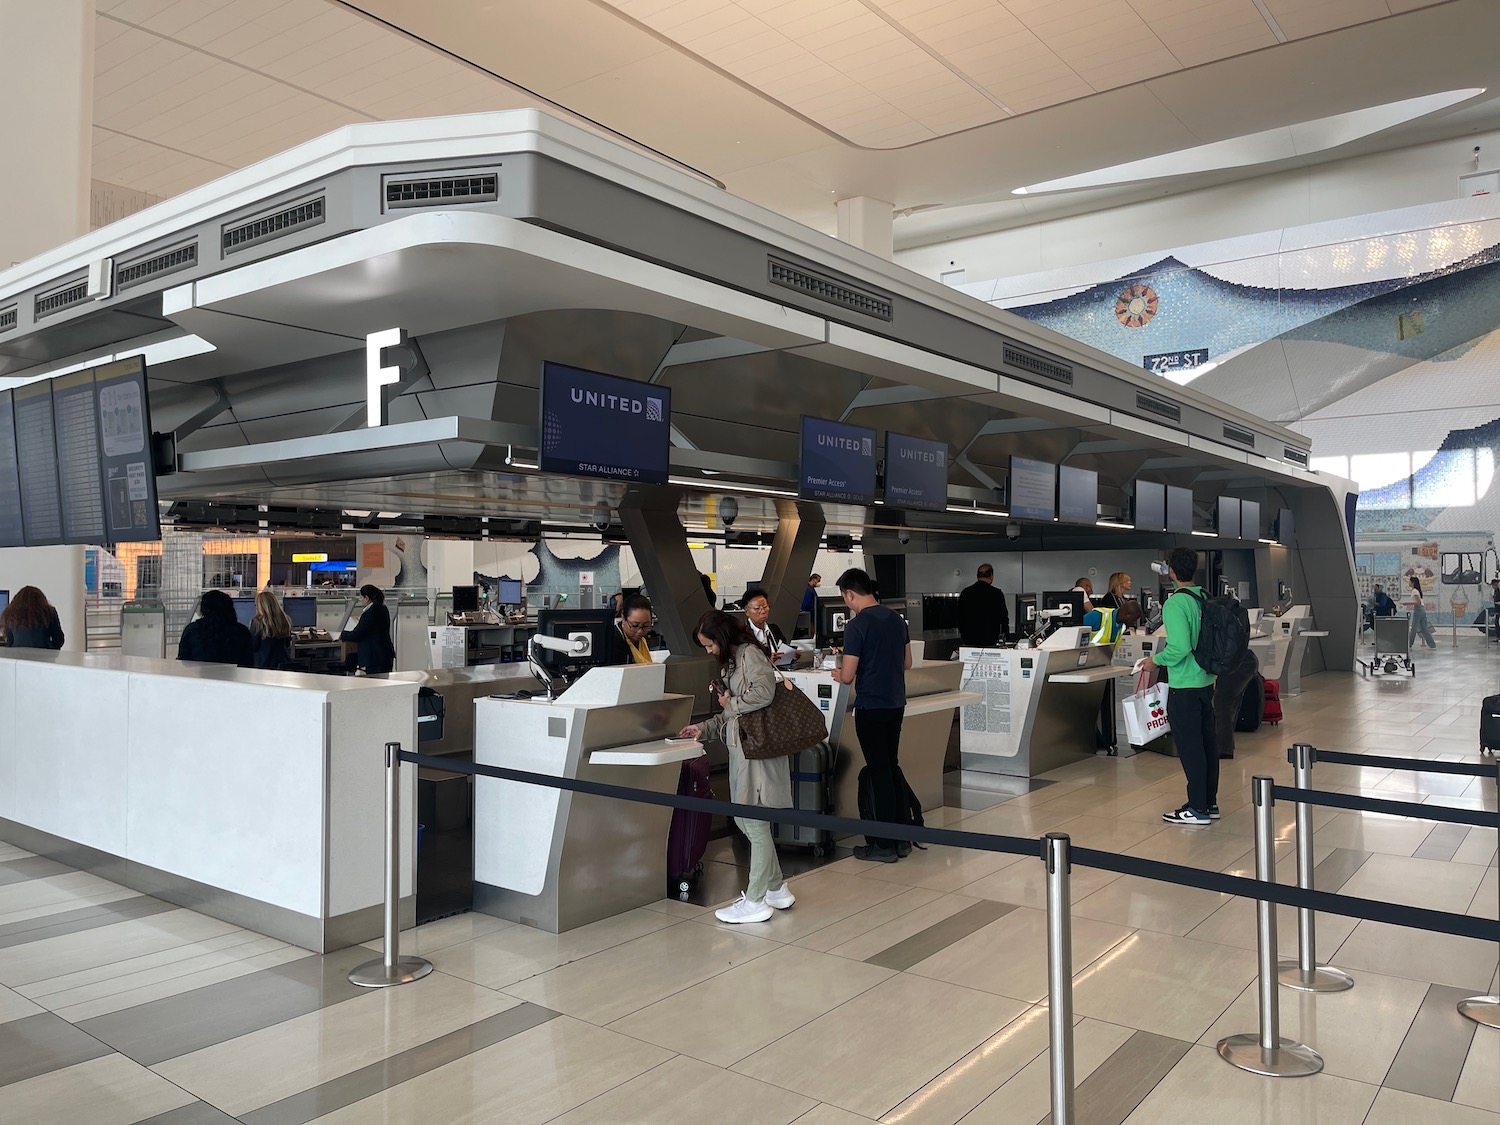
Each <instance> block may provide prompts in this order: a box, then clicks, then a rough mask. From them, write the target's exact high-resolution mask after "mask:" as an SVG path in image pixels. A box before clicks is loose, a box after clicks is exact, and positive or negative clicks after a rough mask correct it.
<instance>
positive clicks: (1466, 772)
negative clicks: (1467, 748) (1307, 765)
mask: <svg viewBox="0 0 1500 1125" xmlns="http://www.w3.org/2000/svg"><path fill="white" fill-rule="evenodd" d="M1312 750H1313V762H1314V763H1318V762H1328V763H1330V764H1332V765H1337V766H1371V767H1374V768H1381V769H1388V770H1416V771H1417V772H1419V773H1454V774H1459V775H1460V776H1462V777H1494V776H1495V769H1496V767H1495V765H1494V764H1493V763H1490V762H1438V761H1433V760H1431V759H1428V758H1387V757H1385V756H1383V755H1381V754H1347V753H1345V752H1344V751H1342V750H1319V749H1318V748H1317V747H1316V746H1314V747H1313V748H1312ZM1295 751H1296V747H1291V748H1289V749H1288V750H1287V752H1286V760H1287V761H1288V762H1291V761H1293V759H1294V757H1295Z"/></svg>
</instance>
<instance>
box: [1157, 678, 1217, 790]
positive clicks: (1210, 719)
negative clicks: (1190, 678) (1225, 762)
mask: <svg viewBox="0 0 1500 1125" xmlns="http://www.w3.org/2000/svg"><path fill="white" fill-rule="evenodd" d="M1167 718H1168V719H1170V720H1171V721H1172V741H1173V742H1175V743H1176V744H1177V759H1178V761H1180V762H1181V763H1182V772H1183V773H1184V774H1186V775H1187V803H1188V805H1189V806H1191V807H1192V808H1194V809H1196V810H1197V811H1198V812H1201V813H1206V812H1208V810H1209V809H1210V808H1212V807H1213V806H1214V805H1217V804H1218V803H1219V747H1218V742H1217V736H1216V735H1215V734H1214V689H1213V685H1212V684H1210V685H1209V686H1208V687H1194V688H1176V687H1174V688H1172V689H1170V690H1169V691H1168V692H1167Z"/></svg>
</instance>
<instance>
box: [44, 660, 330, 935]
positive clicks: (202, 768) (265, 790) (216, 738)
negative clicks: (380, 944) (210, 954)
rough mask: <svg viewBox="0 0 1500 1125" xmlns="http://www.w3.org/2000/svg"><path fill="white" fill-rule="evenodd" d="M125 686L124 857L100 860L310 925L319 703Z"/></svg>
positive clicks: (316, 843)
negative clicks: (252, 902) (206, 888)
mask: <svg viewBox="0 0 1500 1125" xmlns="http://www.w3.org/2000/svg"><path fill="white" fill-rule="evenodd" d="M121 678H123V677H121ZM94 680H95V682H97V680H98V673H97V672H96V673H94ZM130 681H131V683H130V699H129V711H128V724H127V730H128V741H127V753H128V755H129V766H130V768H129V790H128V793H127V802H126V803H127V805H128V808H129V826H130V832H129V840H128V848H126V849H124V850H121V849H118V848H110V849H109V850H111V851H114V852H116V853H117V854H120V855H126V856H129V857H130V858H131V859H133V860H136V861H137V862H140V863H145V864H149V865H150V866H152V867H156V868H160V869H161V870H163V871H170V872H172V873H173V874H174V875H182V876H185V877H187V878H189V879H196V880H198V881H199V882H201V883H207V884H208V885H210V886H213V887H220V888H222V889H224V890H227V891H232V892H234V893H235V894H241V895H245V896H247V897H249V898H253V899H257V900H259V901H261V902H269V903H272V904H273V905H275V906H283V907H286V908H287V909H289V910H295V911H297V912H298V913H299V914H310V915H314V916H317V915H320V914H321V912H322V909H323V865H322V860H321V857H322V852H323V785H324V778H323V737H324V735H323V731H324V715H323V699H324V696H323V694H322V693H321V692H315V691H294V690H289V689H284V688H276V687H265V686H261V685H258V684H238V683H215V682H211V681H203V682H200V683H198V684H196V685H194V687H193V689H192V690H191V691H185V690H184V685H183V684H181V683H180V682H174V681H173V680H172V679H170V678H166V677H156V676H140V675H132V676H131V677H130ZM120 713H124V712H123V709H122V712H120ZM112 718H113V717H112ZM113 721H116V722H117V721H118V720H117V719H113ZM96 745H97V746H98V747H99V749H100V750H101V751H102V750H104V749H105V748H106V747H108V743H104V742H100V743H97V744H96ZM121 764H122V767H123V762H122V763H121ZM117 803H118V802H117ZM59 834H61V833H59ZM74 838H76V837H74Z"/></svg>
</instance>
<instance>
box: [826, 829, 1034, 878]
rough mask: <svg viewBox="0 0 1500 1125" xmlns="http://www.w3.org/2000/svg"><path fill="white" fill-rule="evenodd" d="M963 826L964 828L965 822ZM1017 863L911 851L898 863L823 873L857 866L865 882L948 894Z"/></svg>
mask: <svg viewBox="0 0 1500 1125" xmlns="http://www.w3.org/2000/svg"><path fill="white" fill-rule="evenodd" d="M963 823H964V824H965V825H967V824H968V822H967V821H964V822H963ZM1020 861H1021V857H1020V856H1016V855H1010V854H1002V853H999V852H976V851H971V850H970V849H968V848H942V847H930V848H928V849H927V850H926V851H918V850H915V849H913V851H912V853H911V855H909V856H907V857H906V858H905V859H903V860H902V861H901V862H900V863H864V862H861V861H860V860H857V859H847V860H843V861H841V862H840V863H838V864H834V866H833V867H832V868H828V869H827V870H836V869H837V870H840V871H843V872H848V871H849V870H850V868H849V867H846V866H844V865H845V864H850V865H857V867H858V874H859V875H860V876H862V877H864V878H867V879H877V880H879V881H881V882H885V883H896V884H899V885H901V886H903V887H926V888H927V889H928V890H931V891H943V892H948V891H956V890H958V889H960V888H961V887H963V886H964V885H965V884H968V883H972V882H973V881H974V880H975V879H982V878H984V876H986V875H988V874H990V873H991V872H994V871H998V870H1000V869H1001V868H1002V867H1009V866H1010V865H1011V864H1013V863H1017V862H1020Z"/></svg>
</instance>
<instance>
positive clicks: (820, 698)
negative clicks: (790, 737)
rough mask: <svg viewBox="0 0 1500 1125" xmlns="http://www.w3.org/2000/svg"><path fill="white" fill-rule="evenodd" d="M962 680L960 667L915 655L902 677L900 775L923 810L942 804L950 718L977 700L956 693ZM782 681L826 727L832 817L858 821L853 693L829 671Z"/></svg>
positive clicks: (861, 760) (861, 758) (804, 672)
mask: <svg viewBox="0 0 1500 1125" xmlns="http://www.w3.org/2000/svg"><path fill="white" fill-rule="evenodd" d="M915 648H916V646H915V644H914V645H913V649H915ZM962 674H963V667H962V666H961V665H959V664H957V663H955V662H953V661H946V660H944V661H933V662H927V661H924V660H922V659H920V658H919V657H918V656H917V655H916V653H915V651H914V652H913V658H912V666H911V668H909V669H908V670H907V672H906V712H905V714H904V715H903V717H902V720H901V749H900V751H899V755H900V761H901V772H902V773H903V774H905V775H906V780H907V783H908V784H910V785H911V787H912V792H914V793H915V794H916V795H917V800H919V801H920V802H921V803H922V808H923V809H924V810H927V809H935V808H938V807H940V806H941V805H942V803H943V759H944V757H945V755H946V754H947V751H948V734H949V731H951V730H952V728H953V712H954V710H955V709H956V708H959V707H963V706H965V705H966V704H971V703H973V702H975V701H976V700H977V699H978V696H976V695H973V694H972V693H967V692H964V691H962V690H960V686H959V680H960V678H961V677H962ZM784 675H786V677H787V678H788V679H790V680H791V681H792V683H794V684H795V685H796V686H797V687H798V688H800V689H801V691H802V692H803V694H804V695H806V696H807V697H808V698H809V699H811V700H812V701H813V702H814V703H816V704H817V705H818V708H819V710H821V711H822V712H823V717H824V719H825V720H826V722H827V724H828V740H829V745H830V746H833V747H834V748H835V750H836V758H835V761H834V769H833V783H832V786H831V788H832V791H833V810H832V811H833V813H834V815H835V816H858V815H859V771H860V770H861V769H862V768H863V767H864V764H865V758H864V755H863V754H862V753H860V749H859V739H858V737H856V735H855V731H854V716H853V714H852V711H853V706H854V702H855V693H854V689H853V688H852V687H851V686H850V685H848V684H841V683H839V682H838V681H836V680H835V679H834V678H833V673H832V672H830V671H821V670H819V671H814V670H802V671H791V672H786V673H784Z"/></svg>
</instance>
